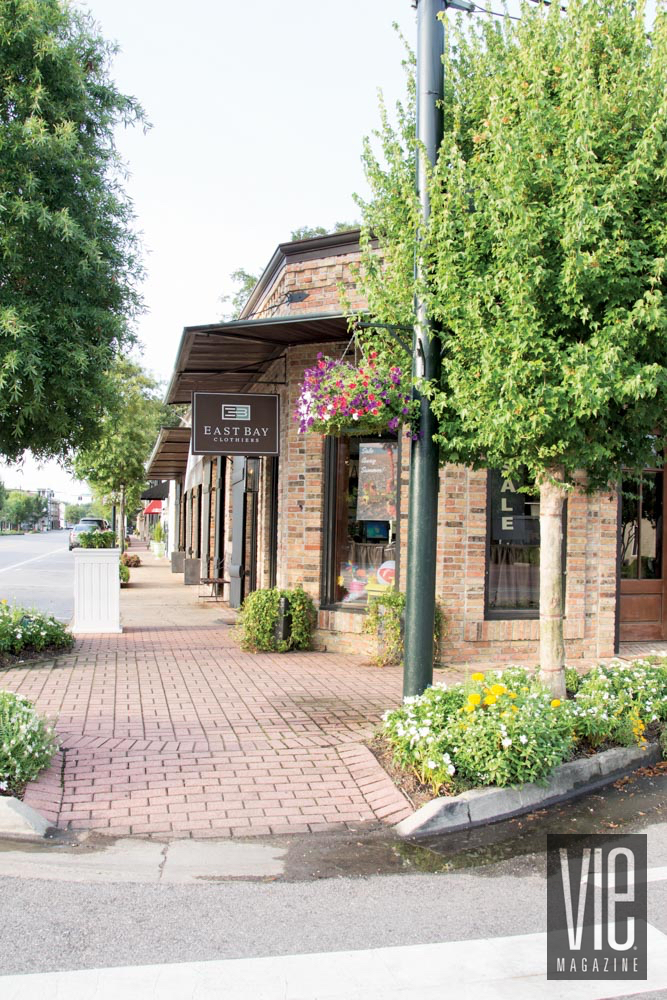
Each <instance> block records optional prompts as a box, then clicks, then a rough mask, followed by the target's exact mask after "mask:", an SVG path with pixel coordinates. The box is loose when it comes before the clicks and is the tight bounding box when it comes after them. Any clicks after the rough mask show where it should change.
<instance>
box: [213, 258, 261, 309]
mask: <svg viewBox="0 0 667 1000" xmlns="http://www.w3.org/2000/svg"><path fill="white" fill-rule="evenodd" d="M229 280H230V281H231V282H232V284H233V285H234V286H235V287H234V291H233V293H232V294H231V295H221V296H220V301H221V302H223V303H225V304H226V303H229V306H230V308H229V309H228V310H227V311H226V312H225V314H224V316H223V319H224V320H232V319H238V318H239V316H240V315H241V313H242V312H243V307H244V305H245V304H246V302H247V301H248V299H249V298H250V295H251V293H252V290H253V288H254V287H255V285H256V284H257V282H258V281H259V276H258V275H256V274H251V273H250V272H249V271H246V270H245V269H244V268H242V267H238V268H237V269H236V270H235V271H232V273H231V274H230V275H229Z"/></svg>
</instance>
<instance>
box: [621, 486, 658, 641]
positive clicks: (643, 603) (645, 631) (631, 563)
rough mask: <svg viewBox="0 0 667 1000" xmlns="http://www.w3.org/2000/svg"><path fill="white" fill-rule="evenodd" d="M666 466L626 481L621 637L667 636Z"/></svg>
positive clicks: (623, 523)
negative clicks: (666, 563) (666, 564)
mask: <svg viewBox="0 0 667 1000" xmlns="http://www.w3.org/2000/svg"><path fill="white" fill-rule="evenodd" d="M666 481H667V477H666V476H665V474H664V470H663V469H646V470H645V471H644V472H643V473H642V475H641V478H640V479H628V480H624V481H623V493H622V500H621V530H620V548H621V552H620V567H621V603H620V640H621V642H637V641H645V642H650V641H652V640H660V639H666V638H667V579H666V574H665V562H666V556H667V549H666V547H665V542H666V539H665V532H664V531H663V512H664V510H665V501H666V498H665V483H666Z"/></svg>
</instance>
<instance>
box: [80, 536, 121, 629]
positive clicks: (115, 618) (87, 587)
mask: <svg viewBox="0 0 667 1000" xmlns="http://www.w3.org/2000/svg"><path fill="white" fill-rule="evenodd" d="M79 541H80V548H75V549H74V620H73V622H72V632H74V633H75V634H79V635H85V634H86V633H97V632H102V633H109V632H122V629H121V626H120V576H119V572H120V571H119V568H118V567H119V556H120V549H119V548H116V544H115V543H116V537H115V534H114V532H113V531H97V530H93V531H83V532H81V534H80V535H79Z"/></svg>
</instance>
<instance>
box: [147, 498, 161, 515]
mask: <svg viewBox="0 0 667 1000" xmlns="http://www.w3.org/2000/svg"><path fill="white" fill-rule="evenodd" d="M161 513H162V501H161V500H151V502H150V503H149V504H148V505H147V506H146V507H144V517H145V516H146V514H161Z"/></svg>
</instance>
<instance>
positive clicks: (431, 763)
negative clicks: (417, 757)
mask: <svg viewBox="0 0 667 1000" xmlns="http://www.w3.org/2000/svg"><path fill="white" fill-rule="evenodd" d="M426 766H427V767H429V768H430V769H431V770H432V771H435V769H436V767H437V766H438V765H437V764H436V762H435V761H434V760H427V761H426Z"/></svg>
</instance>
